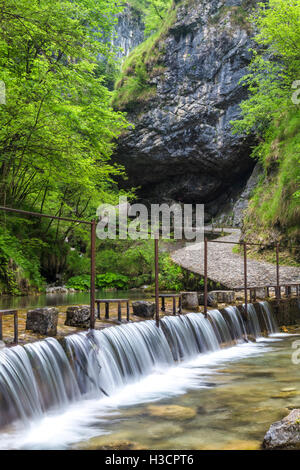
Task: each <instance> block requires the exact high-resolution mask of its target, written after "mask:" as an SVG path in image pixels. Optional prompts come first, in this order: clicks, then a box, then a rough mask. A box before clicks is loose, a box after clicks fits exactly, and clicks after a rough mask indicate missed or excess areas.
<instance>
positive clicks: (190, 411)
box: [147, 405, 197, 421]
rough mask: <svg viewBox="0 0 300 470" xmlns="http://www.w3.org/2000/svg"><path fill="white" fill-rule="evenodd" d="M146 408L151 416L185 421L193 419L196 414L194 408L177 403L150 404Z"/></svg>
mask: <svg viewBox="0 0 300 470" xmlns="http://www.w3.org/2000/svg"><path fill="white" fill-rule="evenodd" d="M147 410H148V412H149V414H150V415H151V416H156V417H158V418H164V419H172V420H174V421H185V420H188V419H193V418H195V416H196V415H197V411H196V410H195V409H194V408H190V407H187V406H179V405H150V406H148V407H147Z"/></svg>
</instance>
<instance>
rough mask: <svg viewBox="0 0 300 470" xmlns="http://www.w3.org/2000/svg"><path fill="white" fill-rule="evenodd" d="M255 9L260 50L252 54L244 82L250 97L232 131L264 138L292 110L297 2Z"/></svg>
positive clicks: (299, 29)
mask: <svg viewBox="0 0 300 470" xmlns="http://www.w3.org/2000/svg"><path fill="white" fill-rule="evenodd" d="M258 5H259V6H258V9H257V10H256V12H255V13H254V14H253V15H252V17H251V20H252V23H253V26H254V27H255V28H256V29H257V30H258V33H257V34H256V36H255V37H254V39H255V41H256V43H257V44H258V45H259V46H260V48H259V49H258V50H256V51H253V54H254V57H253V60H252V62H251V65H250V68H249V74H248V75H246V76H245V77H244V78H243V82H244V84H245V86H248V88H249V92H250V97H249V99H248V100H246V101H244V102H243V103H242V106H241V108H242V119H241V120H240V121H236V122H235V123H234V128H235V131H236V132H246V133H247V134H249V133H252V132H255V133H256V134H257V135H259V136H263V135H264V132H265V131H266V130H267V129H268V125H269V124H270V123H271V122H272V120H274V119H276V118H278V117H280V116H283V115H284V114H285V113H286V111H287V110H288V109H289V108H291V106H292V101H291V95H292V83H293V82H294V81H295V80H296V79H297V78H299V72H300V58H299V57H300V2H299V0H291V1H290V2H286V1H285V0H270V1H269V5H266V4H264V3H260V4H258ZM298 109H299V108H298Z"/></svg>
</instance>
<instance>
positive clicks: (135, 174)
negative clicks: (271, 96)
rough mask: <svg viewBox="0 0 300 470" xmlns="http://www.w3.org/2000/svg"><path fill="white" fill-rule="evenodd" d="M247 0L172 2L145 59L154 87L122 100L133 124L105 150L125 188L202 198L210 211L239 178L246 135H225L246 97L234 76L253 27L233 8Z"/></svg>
mask: <svg viewBox="0 0 300 470" xmlns="http://www.w3.org/2000/svg"><path fill="white" fill-rule="evenodd" d="M255 3H256V1H255V0H250V1H248V2H247V4H248V5H247V6H246V4H245V2H244V1H243V0H203V1H201V2H184V4H183V5H180V6H178V8H177V12H176V20H175V22H174V24H173V25H172V26H171V27H170V29H169V30H168V32H167V33H166V35H165V37H163V38H162V39H161V41H160V43H159V46H158V50H159V51H157V56H159V63H158V65H159V66H158V67H157V66H156V65H157V64H155V63H154V65H153V70H152V69H151V65H149V63H147V65H146V67H147V69H148V73H149V76H150V78H149V81H148V83H149V86H150V87H152V88H155V87H156V94H155V95H154V96H153V95H152V97H151V98H150V99H148V101H146V102H145V100H144V101H143V102H141V103H140V104H139V103H137V104H134V105H133V103H131V106H130V107H129V106H128V108H127V109H126V110H127V111H129V114H128V118H129V120H130V121H132V122H133V123H134V125H135V128H134V129H132V130H129V131H128V132H126V133H124V134H123V135H122V137H121V138H120V139H119V141H118V149H117V151H116V153H115V155H114V157H113V158H114V160H115V161H117V162H118V163H122V164H123V165H125V167H126V171H127V174H128V177H129V178H128V180H127V182H126V184H127V185H128V187H136V186H141V190H140V192H139V194H140V196H141V198H144V199H147V200H150V201H159V202H163V201H165V202H169V201H182V202H186V203H191V202H193V203H194V202H198V203H201V202H202V203H205V204H206V212H207V214H208V215H209V216H213V217H215V216H216V215H217V214H218V213H219V212H220V210H221V207H222V206H226V205H227V204H228V203H231V202H232V201H231V200H232V198H233V197H235V196H237V195H238V194H240V193H241V191H242V190H243V187H244V186H245V185H246V181H247V180H248V178H249V176H250V175H251V172H252V170H253V167H254V161H253V159H251V158H250V154H251V152H252V146H253V144H254V138H253V137H252V136H248V137H247V136H245V135H243V136H240V135H237V134H234V135H233V133H232V126H231V124H230V122H231V121H232V120H236V119H238V118H239V117H240V113H241V111H240V107H239V105H240V103H241V101H243V100H244V99H245V98H246V97H247V88H246V87H244V86H243V85H242V84H241V83H240V79H241V78H242V77H243V76H244V75H245V74H246V73H247V68H248V65H249V63H250V60H251V52H249V49H250V48H251V47H253V42H252V40H251V36H252V35H253V33H252V32H251V30H250V28H249V24H248V23H247V21H246V20H243V19H241V18H240V17H242V14H241V15H239V14H238V12H239V11H240V10H241V9H242V10H245V9H246V10H247V8H248V6H252V5H253V4H255ZM243 13H244V15H245V17H246V16H247V11H244V12H243ZM239 18H240V19H239ZM151 59H152V57H151ZM149 62H150V60H149ZM154 62H155V60H154ZM155 66H156V68H155Z"/></svg>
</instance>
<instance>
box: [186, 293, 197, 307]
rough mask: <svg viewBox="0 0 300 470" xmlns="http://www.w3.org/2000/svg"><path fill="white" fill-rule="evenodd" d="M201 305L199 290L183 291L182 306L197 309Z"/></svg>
mask: <svg viewBox="0 0 300 470" xmlns="http://www.w3.org/2000/svg"><path fill="white" fill-rule="evenodd" d="M198 307H199V301H198V293H197V292H182V308H185V309H189V308H190V309H192V310H197V309H198Z"/></svg>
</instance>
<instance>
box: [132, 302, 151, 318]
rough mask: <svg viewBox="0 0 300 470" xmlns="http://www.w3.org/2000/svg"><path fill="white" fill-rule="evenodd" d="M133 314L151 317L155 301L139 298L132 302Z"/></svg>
mask: <svg viewBox="0 0 300 470" xmlns="http://www.w3.org/2000/svg"><path fill="white" fill-rule="evenodd" d="M132 309H133V315H136V316H137V317H142V318H153V317H154V314H155V303H154V302H147V301H145V300H139V301H136V302H132Z"/></svg>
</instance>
